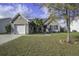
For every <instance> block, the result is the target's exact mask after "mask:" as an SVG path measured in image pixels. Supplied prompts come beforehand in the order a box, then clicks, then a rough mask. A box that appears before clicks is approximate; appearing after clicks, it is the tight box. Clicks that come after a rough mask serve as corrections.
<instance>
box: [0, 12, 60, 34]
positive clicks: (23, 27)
mask: <svg viewBox="0 0 79 59" xmlns="http://www.w3.org/2000/svg"><path fill="white" fill-rule="evenodd" d="M1 21H2V22H1ZM7 24H11V33H12V34H29V33H34V32H33V31H34V27H35V26H34V25H33V24H31V21H30V20H29V19H27V18H26V17H24V16H23V15H22V14H20V13H18V14H17V15H15V17H13V18H12V19H9V21H8V19H5V21H4V20H3V19H2V20H0V25H1V27H0V32H6V30H5V31H4V29H5V26H6V25H7ZM2 25H3V26H2ZM41 27H42V28H41V30H42V32H60V26H59V24H58V22H57V21H52V20H49V19H47V20H46V21H44V25H43V26H41ZM39 29H40V27H39Z"/></svg>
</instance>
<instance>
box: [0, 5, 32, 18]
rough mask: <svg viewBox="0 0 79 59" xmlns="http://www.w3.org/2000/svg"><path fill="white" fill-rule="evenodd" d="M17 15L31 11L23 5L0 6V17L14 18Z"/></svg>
mask: <svg viewBox="0 0 79 59" xmlns="http://www.w3.org/2000/svg"><path fill="white" fill-rule="evenodd" d="M17 13H21V14H26V15H28V14H29V13H32V9H30V8H28V7H27V6H25V5H23V4H15V5H14V6H12V5H0V16H3V17H14V16H15V15H16V14H17Z"/></svg>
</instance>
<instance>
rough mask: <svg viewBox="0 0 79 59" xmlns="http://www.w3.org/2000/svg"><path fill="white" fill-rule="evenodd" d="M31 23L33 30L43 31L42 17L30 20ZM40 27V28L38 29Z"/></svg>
mask: <svg viewBox="0 0 79 59" xmlns="http://www.w3.org/2000/svg"><path fill="white" fill-rule="evenodd" d="M31 24H33V25H34V28H35V29H34V30H35V32H43V24H44V23H43V20H42V19H38V18H36V19H34V20H33V21H32V22H31ZM39 29H40V30H39Z"/></svg>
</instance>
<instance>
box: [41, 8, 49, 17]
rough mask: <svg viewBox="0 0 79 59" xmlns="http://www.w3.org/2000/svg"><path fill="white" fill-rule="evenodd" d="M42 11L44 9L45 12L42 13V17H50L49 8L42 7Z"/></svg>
mask: <svg viewBox="0 0 79 59" xmlns="http://www.w3.org/2000/svg"><path fill="white" fill-rule="evenodd" d="M41 11H42V12H43V13H42V14H41V15H40V17H41V18H48V16H49V13H48V8H46V7H42V8H41Z"/></svg>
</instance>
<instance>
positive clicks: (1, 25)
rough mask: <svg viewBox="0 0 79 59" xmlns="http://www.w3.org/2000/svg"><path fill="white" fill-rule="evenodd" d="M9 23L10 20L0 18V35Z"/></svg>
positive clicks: (4, 31)
mask: <svg viewBox="0 0 79 59" xmlns="http://www.w3.org/2000/svg"><path fill="white" fill-rule="evenodd" d="M10 23H11V18H0V33H6V28H5V27H6V26H7V25H8V24H10Z"/></svg>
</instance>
